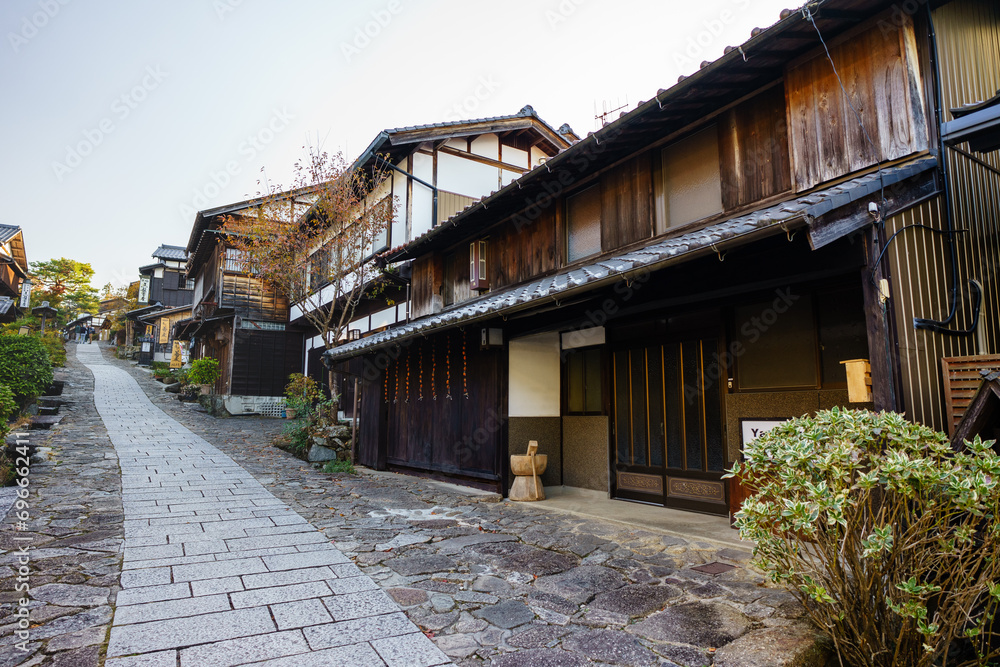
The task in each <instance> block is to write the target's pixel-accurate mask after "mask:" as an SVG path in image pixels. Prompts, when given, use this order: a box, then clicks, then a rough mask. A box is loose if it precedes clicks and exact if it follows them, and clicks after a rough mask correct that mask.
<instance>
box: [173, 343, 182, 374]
mask: <svg viewBox="0 0 1000 667" xmlns="http://www.w3.org/2000/svg"><path fill="white" fill-rule="evenodd" d="M183 365H184V343H183V342H182V341H179V340H175V341H174V344H173V347H172V349H171V350H170V367H171V368H180V367H181V366H183Z"/></svg>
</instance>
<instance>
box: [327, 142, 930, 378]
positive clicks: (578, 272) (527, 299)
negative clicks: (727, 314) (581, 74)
mask: <svg viewBox="0 0 1000 667" xmlns="http://www.w3.org/2000/svg"><path fill="white" fill-rule="evenodd" d="M936 165H937V160H936V159H935V158H933V157H926V156H924V157H920V158H916V159H914V160H911V161H909V162H905V163H902V164H899V165H896V166H894V167H887V168H885V169H882V171H881V175H880V174H879V173H878V172H870V173H867V174H864V175H862V176H858V177H856V178H853V179H851V180H848V181H844V182H843V183H839V184H837V185H833V186H830V187H828V188H826V189H824V190H818V191H816V192H811V193H809V194H807V195H804V196H801V197H798V198H796V199H792V200H789V201H786V202H782V203H780V204H775V205H774V206H770V207H768V208H765V209H761V210H759V211H754V212H753V213H748V214H746V215H741V216H737V217H735V218H730V219H729V220H725V221H723V222H718V223H715V224H712V225H709V226H707V227H703V228H701V229H697V230H694V231H691V232H688V233H686V234H680V235H679V236H675V237H672V238H667V239H663V240H661V241H655V242H653V243H650V244H649V245H647V246H644V247H642V248H638V249H635V250H631V251H629V252H626V253H623V254H620V255H616V256H612V257H609V258H607V259H602V260H598V261H596V262H594V263H592V264H588V265H585V266H578V267H572V268H570V269H567V270H566V271H563V272H561V273H556V274H554V275H551V276H546V277H544V278H539V279H537V280H534V281H531V282H529V283H525V284H523V285H518V286H516V287H511V288H508V289H505V290H501V291H498V292H493V293H490V294H487V295H485V296H483V297H481V298H479V299H476V300H474V301H471V302H468V303H466V304H463V305H459V306H458V307H455V308H452V309H450V310H446V311H444V312H441V313H438V314H435V315H428V316H426V317H422V318H420V319H418V320H414V321H412V322H409V323H407V324H404V325H401V326H398V327H393V328H391V329H387V330H386V331H382V332H379V333H377V334H374V335H372V336H369V337H367V338H362V339H361V340H357V341H352V342H350V343H346V344H344V345H341V346H339V347H336V348H334V349H332V350H329V351H328V352H326V353H324V354H325V356H326V357H327V358H329V359H332V360H336V359H342V358H347V357H352V356H357V355H358V354H362V353H363V352H365V351H366V350H369V349H373V348H378V347H383V346H385V345H389V344H391V343H395V342H399V341H401V340H404V339H406V338H409V337H411V336H416V335H422V334H426V333H429V332H432V331H435V330H441V329H448V328H452V327H454V326H459V325H462V324H467V323H471V322H474V321H479V320H487V319H491V318H494V317H498V316H499V315H501V314H505V313H507V312H511V311H514V310H522V309H526V308H530V307H531V305H532V304H533V302H535V301H538V300H540V299H544V298H547V297H551V298H555V297H556V296H557V295H559V296H562V295H564V294H565V293H567V292H572V291H578V290H589V289H596V288H597V287H600V286H601V285H603V284H605V283H606V282H608V281H614V280H618V279H620V278H621V277H623V276H624V274H626V273H628V272H630V271H635V270H639V269H645V270H655V269H658V268H661V267H663V266H666V265H667V264H668V263H670V262H672V261H677V260H680V259H682V258H685V256H687V255H692V254H693V253H695V252H697V251H704V250H716V249H720V248H722V246H726V247H727V248H728V247H729V246H730V245H734V244H735V243H734V242H742V243H746V242H749V240H750V239H751V238H752V237H753V236H756V235H759V234H760V233H762V232H767V233H774V232H776V231H780V230H781V225H782V223H785V224H788V223H793V222H798V221H800V220H803V219H806V218H816V217H818V216H821V215H823V214H824V213H829V212H830V211H832V210H834V209H836V208H840V207H842V206H846V205H847V204H850V203H852V202H855V201H857V200H859V199H861V198H863V197H866V196H868V195H870V194H873V193H875V192H878V190H879V189H880V188H881V187H883V186H889V185H892V184H893V183H898V182H900V181H902V180H905V179H907V178H911V177H912V176H916V175H917V174H919V173H922V172H924V171H927V170H929V169H933V168H934V167H935V166H936Z"/></svg>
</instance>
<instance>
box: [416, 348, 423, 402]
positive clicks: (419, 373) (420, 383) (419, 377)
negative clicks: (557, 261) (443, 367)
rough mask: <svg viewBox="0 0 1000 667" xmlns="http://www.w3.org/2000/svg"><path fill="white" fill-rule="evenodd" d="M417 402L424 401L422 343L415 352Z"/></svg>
mask: <svg viewBox="0 0 1000 667" xmlns="http://www.w3.org/2000/svg"><path fill="white" fill-rule="evenodd" d="M417 369H418V371H417V400H418V401H422V400H424V341H420V349H419V350H418V351H417Z"/></svg>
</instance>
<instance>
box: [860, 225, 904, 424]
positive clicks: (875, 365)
mask: <svg viewBox="0 0 1000 667" xmlns="http://www.w3.org/2000/svg"><path fill="white" fill-rule="evenodd" d="M877 239H878V230H877V229H875V228H872V229H871V230H869V231H868V232H867V233H866V234H865V237H864V247H863V250H864V253H865V266H864V267H862V269H861V291H862V295H863V296H864V302H865V330H866V333H867V337H868V359H869V361H870V362H871V370H872V402H873V403H874V405H875V409H876V410H889V411H892V412H896V411H898V410H899V399H898V396H899V392H898V391H897V386H896V382H895V375H896V374H895V372H894V371H895V367H896V363H897V361H898V354H899V352H898V350H897V347H896V342H895V339H894V337H893V336H892V327H891V326H890V324H891V323H890V311H891V310H892V304H891V303H890V302H889V301H888V300H884V299H883V298H882V295H881V293H880V287H879V285H880V281H881V280H882V279H883V278H884V279H886V280H888V277H887V275H886V265H885V263H884V262H883V263H882V264H880V265H879V266H878V271H876V273H875V275H872V265H873V264H874V263H875V258H876V257H877V256H878V249H879V248H880V247H881V244H880V243H877V242H876V241H877Z"/></svg>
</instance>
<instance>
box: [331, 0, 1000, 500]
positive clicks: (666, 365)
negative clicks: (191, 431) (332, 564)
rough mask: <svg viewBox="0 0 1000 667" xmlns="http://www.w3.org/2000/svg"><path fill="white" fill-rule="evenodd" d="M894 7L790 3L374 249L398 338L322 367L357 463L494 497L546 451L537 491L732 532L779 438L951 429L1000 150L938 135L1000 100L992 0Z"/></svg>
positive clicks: (374, 338) (999, 327) (991, 244)
mask: <svg viewBox="0 0 1000 667" xmlns="http://www.w3.org/2000/svg"><path fill="white" fill-rule="evenodd" d="M911 4H912V5H913V7H912V8H911V9H913V11H912V13H908V12H907V11H906V10H904V9H902V8H901V6H900V5H899V4H898V3H897V4H894V3H892V2H889V1H887V0H820V1H818V2H814V3H811V4H810V5H809V7H808V8H807V9H804V10H802V11H796V12H786V13H784V14H783V16H782V18H781V20H780V21H779V22H778V23H776V24H775V25H773V26H771V27H770V28H768V29H766V30H763V31H761V32H760V33H759V34H755V35H754V36H753V37H752V38H751V39H750V40H749V41H747V42H745V43H744V44H742V45H740V46H739V47H737V48H732V49H727V53H726V55H724V56H723V57H721V58H720V59H719V60H717V61H715V62H713V63H705V64H704V65H703V67H702V68H701V69H699V71H697V72H696V73H694V74H693V75H691V76H689V77H682V78H681V80H680V81H679V82H678V83H677V84H676V85H674V86H671V87H670V88H669V89H667V90H660V91H659V92H657V94H656V95H655V96H653V97H652V98H651V99H649V100H648V101H645V102H643V103H640V104H639V105H638V107H637V108H635V109H634V110H632V111H630V112H629V113H627V114H625V115H624V116H623V117H622V118H620V119H619V120H617V121H615V122H613V123H611V124H609V125H607V126H605V127H604V128H603V129H601V130H600V131H598V132H596V133H593V134H591V135H589V136H587V137H586V138H585V139H583V140H582V141H580V142H579V143H576V144H575V145H573V146H571V147H569V148H568V149H566V150H564V151H562V152H561V153H560V154H558V155H556V156H554V157H552V158H551V159H548V160H546V161H545V162H544V163H543V164H541V165H532V167H533V168H532V169H531V170H530V171H528V172H527V173H526V174H524V175H523V176H521V177H520V178H518V179H517V180H515V181H513V182H512V183H510V184H508V185H506V186H504V187H503V188H502V189H501V190H500V191H498V192H496V193H494V194H492V195H489V196H487V197H485V198H484V199H482V200H481V201H479V202H477V203H475V204H472V205H470V206H469V207H467V208H465V209H464V210H462V211H461V212H459V213H458V214H456V215H454V216H452V217H451V218H450V219H448V220H447V221H445V222H442V223H441V224H439V225H437V226H435V227H434V228H433V229H431V230H429V231H428V232H426V233H424V234H423V235H421V236H419V237H417V238H415V239H413V240H412V241H410V242H409V243H407V244H406V245H405V246H403V247H402V248H396V249H393V250H391V251H389V252H387V253H385V254H384V259H385V261H387V262H403V261H409V262H412V271H411V274H412V278H411V283H410V294H411V299H412V305H411V308H410V321H409V322H406V323H399V324H397V325H396V326H391V327H389V328H388V329H386V330H385V331H381V332H379V333H375V334H373V335H370V336H368V337H363V338H361V339H360V340H356V341H351V342H348V343H346V344H344V345H342V346H340V347H337V348H336V349H334V350H332V351H331V352H329V353H327V355H326V359H327V360H328V361H329V362H330V363H331V364H334V365H346V364H350V366H351V367H352V369H353V370H354V371H355V372H359V373H361V374H363V375H364V376H365V377H366V379H367V380H369V381H368V382H367V383H366V385H365V389H364V395H363V399H362V407H361V434H362V438H361V443H360V450H359V459H360V462H361V463H363V464H365V465H370V466H374V467H377V468H390V469H396V470H401V471H409V472H413V473H416V474H424V475H436V476H447V477H448V478H450V479H454V480H457V481H462V482H465V483H469V484H474V485H479V486H486V487H490V488H494V489H497V490H500V491H505V490H506V489H507V488H508V485H509V480H508V465H507V462H508V454H510V453H519V452H522V451H523V450H524V449H525V447H526V445H527V442H528V440H529V439H530V440H538V441H539V443H540V449H539V451H540V452H541V453H546V454H548V458H549V467H548V470H547V471H546V473H545V482H546V483H547V484H556V485H558V484H563V485H570V486H578V487H585V488H590V489H598V490H601V491H606V492H607V493H609V494H610V496H611V497H613V498H619V499H623V500H633V501H641V502H647V503H653V504H660V505H665V506H670V507H678V508H687V509H691V510H697V511H703V512H711V513H720V514H722V513H726V512H729V511H730V510H731V509H733V508H735V507H736V506H737V505H738V502H739V499H740V489H739V488H737V487H732V488H730V486H728V485H727V483H726V482H725V481H724V480H722V475H723V471H724V470H725V469H726V468H727V467H729V466H730V465H731V464H732V462H733V461H735V460H736V459H737V458H738V457H739V456H740V452H741V448H742V445H743V443H744V442H745V441H746V440H747V439H748V438H752V437H754V434H755V433H757V432H760V431H761V430H762V429H766V428H769V427H771V426H773V425H774V424H775V423H777V422H778V421H780V420H783V419H787V418H790V417H793V416H798V415H801V414H803V413H811V412H814V411H816V410H818V409H821V408H826V407H832V406H867V407H874V408H878V409H889V410H898V411H900V412H903V413H905V414H906V415H907V416H908V417H909V418H911V419H913V420H916V421H920V422H923V423H925V424H928V425H930V426H933V427H935V428H938V429H942V428H944V427H945V405H944V400H943V397H942V391H943V384H942V378H941V373H940V366H939V360H940V359H941V357H943V356H963V355H975V354H978V355H990V354H994V355H995V354H997V353H998V351H1000V350H998V348H1000V304H998V293H997V287H998V286H997V268H998V252H997V251H998V248H1000V239H998V233H1000V222H998V221H1000V215H998V214H1000V210H998V209H1000V180H998V178H997V171H996V170H997V167H998V163H1000V160H998V158H997V154H996V152H995V151H994V152H990V153H983V154H976V155H973V154H972V153H970V152H969V151H965V150H964V149H961V150H954V149H953V148H951V147H950V146H949V145H947V144H945V142H944V141H943V140H942V132H941V126H942V123H945V122H949V121H951V120H953V119H954V117H957V116H960V115H961V114H962V111H961V107H963V106H964V105H969V104H973V103H977V102H981V101H983V100H986V99H988V98H989V97H991V96H992V95H993V93H994V92H995V91H996V90H997V89H1000V7H998V6H997V5H996V3H994V2H992V1H990V0H954V1H952V2H945V3H940V2H935V3H911ZM905 7H907V8H910V5H906V6H905ZM952 110H955V111H952ZM994 129H995V128H994ZM952 145H953V146H956V147H958V148H960V146H959V144H957V143H955V144H952ZM970 155H972V157H971V158H970V157H969V156H970ZM856 360H860V361H859V362H858V363H854V364H850V366H851V367H852V368H860V369H861V370H862V373H863V372H864V369H865V368H866V365H867V366H870V378H866V377H865V376H864V375H862V376H861V378H860V387H861V392H860V394H861V395H860V396H858V395H857V391H856V390H857V387H858V384H857V383H855V384H853V385H852V386H853V388H854V390H855V391H854V392H852V393H853V395H852V394H851V393H849V389H848V377H847V375H846V370H845V369H846V368H847V365H845V364H844V363H843V362H846V361H856ZM852 379H854V378H852ZM866 380H867V382H868V383H870V387H871V391H870V394H869V393H868V392H867V390H866Z"/></svg>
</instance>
